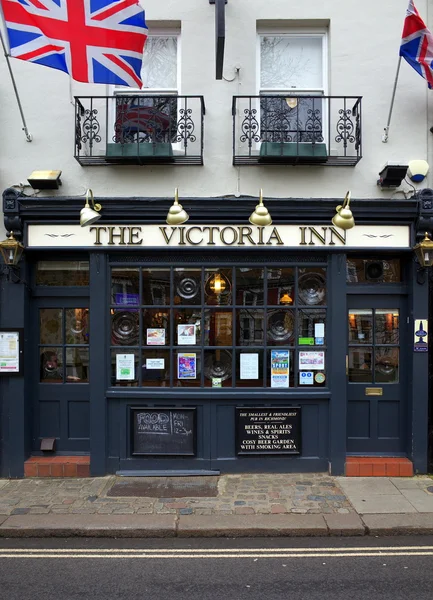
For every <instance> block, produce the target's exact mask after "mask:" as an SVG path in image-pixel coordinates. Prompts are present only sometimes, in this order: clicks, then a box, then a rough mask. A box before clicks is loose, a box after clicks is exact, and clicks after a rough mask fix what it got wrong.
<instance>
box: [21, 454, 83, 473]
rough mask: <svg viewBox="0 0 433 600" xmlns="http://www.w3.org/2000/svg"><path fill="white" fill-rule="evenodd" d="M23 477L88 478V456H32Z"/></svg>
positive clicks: (27, 462)
mask: <svg viewBox="0 0 433 600" xmlns="http://www.w3.org/2000/svg"><path fill="white" fill-rule="evenodd" d="M24 477H90V457H89V456H32V457H31V458H29V459H28V460H26V461H25V463H24Z"/></svg>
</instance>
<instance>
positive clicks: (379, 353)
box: [374, 346, 399, 383]
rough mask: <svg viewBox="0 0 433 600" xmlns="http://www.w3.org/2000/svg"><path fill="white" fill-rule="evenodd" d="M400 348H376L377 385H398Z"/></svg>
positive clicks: (375, 368)
mask: <svg viewBox="0 0 433 600" xmlns="http://www.w3.org/2000/svg"><path fill="white" fill-rule="evenodd" d="M398 357H399V352H398V348H386V347H380V346H379V347H377V348H376V360H375V365H374V370H375V373H374V377H375V383H398V371H399V364H398Z"/></svg>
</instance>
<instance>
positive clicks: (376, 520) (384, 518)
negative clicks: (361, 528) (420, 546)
mask: <svg viewBox="0 0 433 600" xmlns="http://www.w3.org/2000/svg"><path fill="white" fill-rule="evenodd" d="M362 521H363V523H364V525H365V526H366V528H367V532H368V533H369V534H370V535H432V534H433V514H421V513H416V514H412V515H365V516H363V517H362Z"/></svg>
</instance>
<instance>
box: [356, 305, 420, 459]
mask: <svg viewBox="0 0 433 600" xmlns="http://www.w3.org/2000/svg"><path fill="white" fill-rule="evenodd" d="M406 319H407V317H406V303H405V299H404V298H402V297H401V296H396V295H380V296H379V295H377V296H376V295H359V296H357V295H353V296H348V323H347V331H348V340H347V341H348V349H347V357H346V361H347V362H346V375H347V400H348V405H347V452H348V453H349V454H368V455H374V454H382V455H383V454H385V455H395V456H401V455H404V454H405V450H406V429H405V423H406V421H407V419H406V411H407V405H406V396H407V394H406V391H407V390H406V387H407V375H408V373H407V369H406V368H405V367H404V364H402V357H403V356H404V352H405V351H406V333H407V332H406V330H407V326H406Z"/></svg>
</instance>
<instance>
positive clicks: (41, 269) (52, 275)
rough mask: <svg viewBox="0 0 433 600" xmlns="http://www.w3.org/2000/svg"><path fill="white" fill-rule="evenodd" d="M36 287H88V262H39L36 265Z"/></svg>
mask: <svg viewBox="0 0 433 600" xmlns="http://www.w3.org/2000/svg"><path fill="white" fill-rule="evenodd" d="M36 285H49V286H62V287H63V286H83V285H89V261H87V260H65V261H60V260H59V261H56V260H40V261H38V262H37V263H36Z"/></svg>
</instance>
